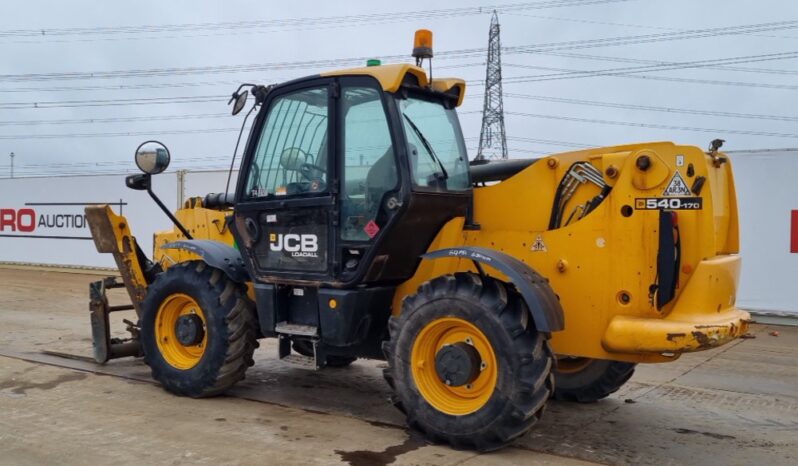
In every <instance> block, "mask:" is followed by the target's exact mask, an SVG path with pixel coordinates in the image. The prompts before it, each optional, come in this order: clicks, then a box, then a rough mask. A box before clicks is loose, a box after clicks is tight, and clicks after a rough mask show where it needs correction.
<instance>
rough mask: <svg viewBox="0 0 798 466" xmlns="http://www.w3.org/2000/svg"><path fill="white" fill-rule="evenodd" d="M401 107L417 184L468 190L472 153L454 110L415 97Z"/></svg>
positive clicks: (403, 102)
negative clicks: (468, 151)
mask: <svg viewBox="0 0 798 466" xmlns="http://www.w3.org/2000/svg"><path fill="white" fill-rule="evenodd" d="M399 106H400V109H401V111H402V120H403V122H404V127H405V134H406V135H407V152H408V154H409V157H410V170H411V173H412V175H413V182H414V183H415V185H416V186H419V187H424V188H431V189H439V190H444V189H445V190H448V191H463V190H466V189H468V188H469V187H470V183H469V181H468V154H467V153H466V149H465V145H464V144H463V136H462V132H461V131H460V123H459V121H458V120H457V113H456V112H455V111H454V109H447V108H445V107H444V106H443V105H442V104H441V103H439V102H433V101H428V100H422V99H417V98H413V97H410V98H407V99H402V100H399Z"/></svg>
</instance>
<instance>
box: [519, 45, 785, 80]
mask: <svg viewBox="0 0 798 466" xmlns="http://www.w3.org/2000/svg"><path fill="white" fill-rule="evenodd" d="M793 58H798V52H780V53H769V54H761V55H748V56H741V57H729V58H713V59H707V60H693V61H684V62H669V63H662V64H658V65H643V66H626V67H620V68H608V69H603V70H584V71H566V72H562V73H555V74H548V75H545V74H544V75H536V76H516V77H512V78H507V79H506V81H507V82H508V83H519V82H540V81H552V80H560V79H576V78H590V77H594V76H611V75H627V74H637V73H645V72H647V71H671V70H681V69H687V68H705V67H708V66H713V65H722V64H740V63H755V62H762V61H774V60H788V59H793Z"/></svg>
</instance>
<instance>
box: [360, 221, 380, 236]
mask: <svg viewBox="0 0 798 466" xmlns="http://www.w3.org/2000/svg"><path fill="white" fill-rule="evenodd" d="M363 231H365V232H366V234H367V235H369V238H374V237H375V236H377V233H379V232H380V227H379V225H377V223H376V222H375V221H374V220H369V223H367V224H366V226H364V227H363Z"/></svg>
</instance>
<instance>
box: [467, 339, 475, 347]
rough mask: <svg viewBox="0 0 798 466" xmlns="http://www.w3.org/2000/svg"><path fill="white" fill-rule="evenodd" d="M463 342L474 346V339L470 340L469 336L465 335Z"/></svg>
mask: <svg viewBox="0 0 798 466" xmlns="http://www.w3.org/2000/svg"><path fill="white" fill-rule="evenodd" d="M465 342H466V343H467V344H469V345H471V346H474V341H473V340H471V337H466V339H465Z"/></svg>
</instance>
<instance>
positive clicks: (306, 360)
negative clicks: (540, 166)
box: [282, 353, 318, 370]
mask: <svg viewBox="0 0 798 466" xmlns="http://www.w3.org/2000/svg"><path fill="white" fill-rule="evenodd" d="M282 360H283V361H285V362H287V363H289V364H293V365H295V366H299V367H303V368H306V369H314V370H315V369H318V366H317V365H316V359H315V358H312V357H310V356H302V355H301V354H296V353H293V354H289V355H288V356H286V357H284V358H283V359H282Z"/></svg>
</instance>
